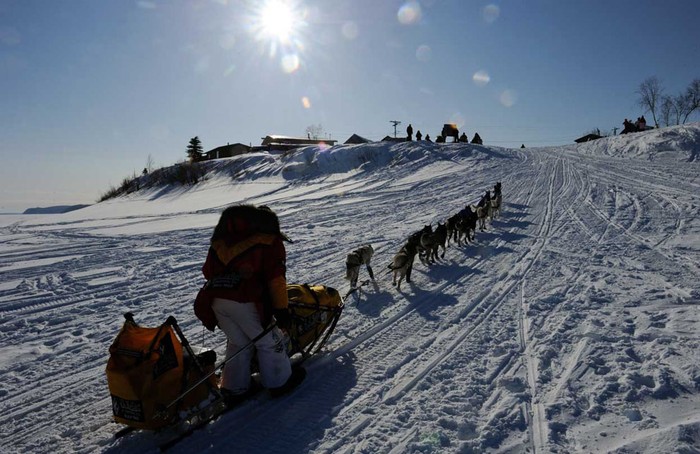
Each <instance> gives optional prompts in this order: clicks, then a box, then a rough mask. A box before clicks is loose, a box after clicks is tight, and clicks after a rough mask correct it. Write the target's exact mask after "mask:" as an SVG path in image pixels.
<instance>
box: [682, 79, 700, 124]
mask: <svg viewBox="0 0 700 454" xmlns="http://www.w3.org/2000/svg"><path fill="white" fill-rule="evenodd" d="M683 96H684V98H685V108H686V110H685V112H683V115H682V121H683V124H685V122H686V121H687V120H688V117H690V116H691V115H692V114H693V112H695V111H696V110H700V79H695V80H693V81H692V82H691V83H690V85H688V88H687V89H686V90H685V94H684V95H683Z"/></svg>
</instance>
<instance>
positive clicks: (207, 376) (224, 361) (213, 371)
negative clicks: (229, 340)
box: [163, 323, 277, 412]
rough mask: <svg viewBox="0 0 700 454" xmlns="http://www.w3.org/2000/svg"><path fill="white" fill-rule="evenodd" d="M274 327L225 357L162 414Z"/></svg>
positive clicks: (270, 326)
mask: <svg viewBox="0 0 700 454" xmlns="http://www.w3.org/2000/svg"><path fill="white" fill-rule="evenodd" d="M275 326H277V324H276V323H272V324H270V325H269V326H268V327H267V328H265V329H264V330H263V332H262V333H260V334H258V335H257V336H255V337H254V338H253V339H251V340H250V342H248V343H247V344H245V345H244V346H243V347H241V348H239V349H238V350H236V351H235V352H234V353H232V354H231V355H229V356H227V357H226V358H224V359H223V360H222V361H221V362H220V363H219V364H217V365H216V366H214V370H212V371H211V372H209V373H208V374H207V375H205V376H204V377H202V378H201V379H200V380H199V381H198V382H196V383H195V384H194V385H192V386H190V387H189V388H187V389H186V390H185V391H183V392H182V394H180V395H179V396H177V398H175V400H173V401H172V402H170V403H169V404H168V405H167V406H166V407H165V408H164V409H163V412H165V411H167V410H169V409H170V408H171V407H172V406H173V405H175V404H177V403H178V402H180V401H181V400H182V399H184V398H185V397H186V396H187V394H189V393H190V392H191V391H192V390H193V389H195V388H197V387H198V386H199V385H201V384H202V383H204V382H205V381H207V380H209V378H210V377H211V376H212V375H214V374H215V373H216V371H217V370H219V369H221V368H222V367H224V366H225V365H226V363H228V362H229V361H231V360H232V359H233V358H235V357H236V356H238V355H240V354H241V353H242V352H243V351H245V350H246V349H248V348H250V347H252V346H253V344H255V343H256V342H257V341H259V340H260V339H262V338H263V337H265V336H266V335H267V334H268V333H269V332H270V331H272V329H273V328H274V327H275Z"/></svg>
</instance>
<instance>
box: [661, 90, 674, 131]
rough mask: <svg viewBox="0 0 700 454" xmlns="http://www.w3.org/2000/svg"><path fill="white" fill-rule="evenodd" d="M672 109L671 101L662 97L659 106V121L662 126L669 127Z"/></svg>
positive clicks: (668, 97)
mask: <svg viewBox="0 0 700 454" xmlns="http://www.w3.org/2000/svg"><path fill="white" fill-rule="evenodd" d="M673 109H674V107H673V99H671V97H670V96H664V97H663V98H662V99H661V104H660V106H659V120H660V121H661V123H662V124H663V125H664V126H671V114H672V113H673Z"/></svg>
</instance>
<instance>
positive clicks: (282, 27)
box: [260, 1, 295, 42]
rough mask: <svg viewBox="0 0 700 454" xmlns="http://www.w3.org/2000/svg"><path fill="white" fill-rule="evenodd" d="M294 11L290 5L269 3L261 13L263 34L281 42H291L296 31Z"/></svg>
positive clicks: (276, 2)
mask: <svg viewBox="0 0 700 454" xmlns="http://www.w3.org/2000/svg"><path fill="white" fill-rule="evenodd" d="M294 21H295V17H294V11H292V9H291V6H290V5H289V4H288V3H285V2H282V1H268V2H266V4H265V5H264V6H263V9H262V10H261V11H260V26H261V32H262V33H263V34H264V35H265V36H268V37H272V38H276V39H278V40H279V41H282V42H286V41H289V37H290V35H291V34H292V33H293V31H294Z"/></svg>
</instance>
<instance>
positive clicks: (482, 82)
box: [472, 71, 491, 87]
mask: <svg viewBox="0 0 700 454" xmlns="http://www.w3.org/2000/svg"><path fill="white" fill-rule="evenodd" d="M472 80H473V81H474V83H475V84H476V85H477V86H479V87H484V86H486V85H487V84H488V83H489V82H491V76H489V73H487V72H486V71H477V72H475V73H474V75H473V76H472Z"/></svg>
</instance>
